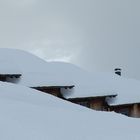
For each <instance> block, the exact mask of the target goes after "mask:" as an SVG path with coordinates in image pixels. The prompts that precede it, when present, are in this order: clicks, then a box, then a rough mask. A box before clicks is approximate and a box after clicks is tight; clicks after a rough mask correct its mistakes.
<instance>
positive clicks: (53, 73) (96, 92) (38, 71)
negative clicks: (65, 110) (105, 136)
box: [0, 48, 140, 105]
mask: <svg viewBox="0 0 140 140" xmlns="http://www.w3.org/2000/svg"><path fill="white" fill-rule="evenodd" d="M2 60H3V61H2ZM0 61H1V63H2V64H3V67H2V68H1V69H0V72H1V73H5V72H6V73H13V72H14V73H15V72H16V73H18V74H19V73H21V74H22V77H21V79H20V80H19V81H18V84H20V85H24V86H28V87H39V86H71V85H74V86H75V87H74V88H72V89H65V88H62V93H63V94H64V95H65V97H66V98H79V97H96V96H107V95H116V94H117V95H118V96H117V97H116V98H114V100H112V101H111V102H110V101H109V104H110V105H118V104H127V103H137V102H140V94H139V93H140V81H137V80H133V79H126V78H123V77H120V76H118V75H116V74H112V73H93V74H91V73H88V72H87V71H85V70H83V69H81V68H79V67H77V66H75V65H73V64H69V63H62V62H46V61H44V60H42V59H40V58H38V57H36V56H34V55H32V54H30V53H28V52H25V51H22V50H16V49H2V48H0ZM2 69H3V70H2Z"/></svg>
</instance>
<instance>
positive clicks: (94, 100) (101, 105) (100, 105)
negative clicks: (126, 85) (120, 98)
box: [68, 95, 116, 111]
mask: <svg viewBox="0 0 140 140" xmlns="http://www.w3.org/2000/svg"><path fill="white" fill-rule="evenodd" d="M115 96H116V95H107V96H97V97H82V98H69V99H68V101H71V102H73V103H76V104H80V105H83V106H85V107H88V108H91V109H94V110H101V111H108V110H109V106H108V104H107V102H106V98H107V97H115Z"/></svg>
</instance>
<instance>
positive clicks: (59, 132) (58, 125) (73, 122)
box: [0, 49, 140, 140]
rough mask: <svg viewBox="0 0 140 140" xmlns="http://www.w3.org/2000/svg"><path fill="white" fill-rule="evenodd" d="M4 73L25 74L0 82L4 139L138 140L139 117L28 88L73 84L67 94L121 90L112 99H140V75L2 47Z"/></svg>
mask: <svg viewBox="0 0 140 140" xmlns="http://www.w3.org/2000/svg"><path fill="white" fill-rule="evenodd" d="M0 62H1V67H0V74H22V76H21V79H20V80H19V81H18V82H17V81H16V82H17V83H16V84H10V83H7V82H0V139H1V140H65V139H66V140H93V139H95V140H124V139H126V140H139V138H140V133H139V130H140V120H139V119H135V118H129V117H126V116H124V115H120V114H116V113H113V112H100V111H94V110H90V109H88V108H85V107H82V106H80V105H76V104H72V103H70V102H67V101H64V100H62V99H59V98H57V97H54V96H51V95H49V94H45V93H43V92H39V91H36V90H34V89H31V88H28V87H33V86H49V85H50V86H64V85H66V86H70V85H75V88H74V89H72V90H69V91H66V90H64V89H63V90H62V91H63V93H65V94H66V95H67V98H75V97H91V96H92V97H93V96H103V95H111V94H113V95H114V94H117V95H118V96H117V98H115V100H113V102H110V104H123V103H131V102H140V95H139V92H140V81H136V80H133V79H125V78H123V77H119V76H117V75H115V74H107V73H94V74H90V73H88V72H86V71H84V70H82V69H81V68H79V67H77V66H75V65H72V64H68V63H62V62H46V61H44V60H42V59H40V58H38V57H36V56H34V55H32V54H30V53H27V52H24V51H20V50H14V49H0Z"/></svg>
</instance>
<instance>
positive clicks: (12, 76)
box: [0, 74, 22, 78]
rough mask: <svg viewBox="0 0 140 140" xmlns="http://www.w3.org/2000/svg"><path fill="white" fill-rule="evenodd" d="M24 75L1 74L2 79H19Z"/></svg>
mask: <svg viewBox="0 0 140 140" xmlns="http://www.w3.org/2000/svg"><path fill="white" fill-rule="evenodd" d="M20 76H22V74H0V77H10V78H19V77H20Z"/></svg>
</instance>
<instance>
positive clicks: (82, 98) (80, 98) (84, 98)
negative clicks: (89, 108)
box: [67, 94, 117, 101]
mask: <svg viewBox="0 0 140 140" xmlns="http://www.w3.org/2000/svg"><path fill="white" fill-rule="evenodd" d="M116 96H117V94H114V95H101V96H91V97H76V98H67V99H68V100H70V101H72V100H91V99H97V98H106V97H111V98H112V97H116Z"/></svg>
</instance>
